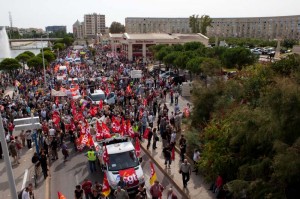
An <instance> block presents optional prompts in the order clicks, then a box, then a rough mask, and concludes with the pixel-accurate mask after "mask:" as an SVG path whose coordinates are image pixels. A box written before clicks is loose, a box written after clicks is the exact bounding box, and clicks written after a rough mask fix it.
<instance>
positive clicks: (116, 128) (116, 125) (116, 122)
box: [111, 117, 121, 133]
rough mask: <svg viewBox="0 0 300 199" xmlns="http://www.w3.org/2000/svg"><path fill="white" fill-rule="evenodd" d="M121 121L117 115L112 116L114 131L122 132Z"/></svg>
mask: <svg viewBox="0 0 300 199" xmlns="http://www.w3.org/2000/svg"><path fill="white" fill-rule="evenodd" d="M120 128H121V125H120V121H119V120H118V119H117V118H116V117H112V122H111V130H112V132H114V133H118V132H120Z"/></svg>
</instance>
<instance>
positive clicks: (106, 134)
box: [102, 122, 111, 138]
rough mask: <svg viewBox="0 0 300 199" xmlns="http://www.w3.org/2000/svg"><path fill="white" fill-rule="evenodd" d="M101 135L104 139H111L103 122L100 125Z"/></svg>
mask: <svg viewBox="0 0 300 199" xmlns="http://www.w3.org/2000/svg"><path fill="white" fill-rule="evenodd" d="M102 133H103V137H104V138H111V135H110V132H109V128H108V126H107V125H106V124H105V123H104V122H103V123H102Z"/></svg>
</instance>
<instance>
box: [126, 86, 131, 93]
mask: <svg viewBox="0 0 300 199" xmlns="http://www.w3.org/2000/svg"><path fill="white" fill-rule="evenodd" d="M126 92H127V93H128V94H130V93H132V90H131V88H130V85H128V86H127V88H126Z"/></svg>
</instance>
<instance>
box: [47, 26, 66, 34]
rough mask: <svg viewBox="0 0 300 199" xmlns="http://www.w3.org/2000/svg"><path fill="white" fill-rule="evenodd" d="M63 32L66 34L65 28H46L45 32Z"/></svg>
mask: <svg viewBox="0 0 300 199" xmlns="http://www.w3.org/2000/svg"><path fill="white" fill-rule="evenodd" d="M59 31H61V32H64V33H67V26H47V27H46V32H48V33H50V32H59Z"/></svg>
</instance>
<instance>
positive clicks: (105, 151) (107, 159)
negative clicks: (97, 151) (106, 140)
mask: <svg viewBox="0 0 300 199" xmlns="http://www.w3.org/2000/svg"><path fill="white" fill-rule="evenodd" d="M103 147H104V150H103V155H102V158H103V161H104V163H108V162H109V157H108V153H107V148H106V145H105V144H104V145H103Z"/></svg>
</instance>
